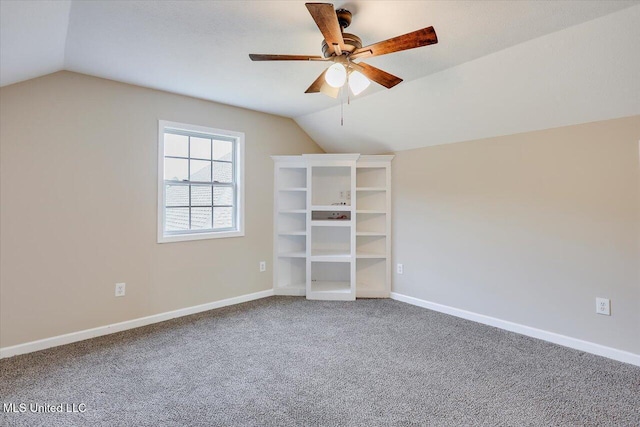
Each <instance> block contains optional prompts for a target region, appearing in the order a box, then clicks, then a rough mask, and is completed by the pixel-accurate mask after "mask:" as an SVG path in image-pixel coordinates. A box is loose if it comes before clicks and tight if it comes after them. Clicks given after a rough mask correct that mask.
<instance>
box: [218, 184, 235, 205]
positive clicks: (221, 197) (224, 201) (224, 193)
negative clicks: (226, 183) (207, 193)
mask: <svg viewBox="0 0 640 427" xmlns="http://www.w3.org/2000/svg"><path fill="white" fill-rule="evenodd" d="M213 204H214V205H216V206H220V205H233V188H231V187H213Z"/></svg>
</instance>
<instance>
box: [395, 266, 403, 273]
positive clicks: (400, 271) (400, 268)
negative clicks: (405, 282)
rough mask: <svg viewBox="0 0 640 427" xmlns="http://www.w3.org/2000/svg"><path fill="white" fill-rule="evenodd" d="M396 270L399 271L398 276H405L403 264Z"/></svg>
mask: <svg viewBox="0 0 640 427" xmlns="http://www.w3.org/2000/svg"><path fill="white" fill-rule="evenodd" d="M396 270H397V271H398V274H404V266H403V265H402V264H398V267H397V268H396Z"/></svg>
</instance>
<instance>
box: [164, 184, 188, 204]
mask: <svg viewBox="0 0 640 427" xmlns="http://www.w3.org/2000/svg"><path fill="white" fill-rule="evenodd" d="M166 191H167V193H166V196H165V197H166V198H165V203H166V205H167V206H189V187H188V186H187V185H167V186H166Z"/></svg>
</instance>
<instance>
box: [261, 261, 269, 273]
mask: <svg viewBox="0 0 640 427" xmlns="http://www.w3.org/2000/svg"><path fill="white" fill-rule="evenodd" d="M265 271H267V262H266V261H260V273H263V272H265Z"/></svg>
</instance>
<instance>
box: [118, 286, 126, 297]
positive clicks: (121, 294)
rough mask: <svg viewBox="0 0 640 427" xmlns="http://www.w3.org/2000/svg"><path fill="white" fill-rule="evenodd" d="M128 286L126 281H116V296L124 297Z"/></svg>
mask: <svg viewBox="0 0 640 427" xmlns="http://www.w3.org/2000/svg"><path fill="white" fill-rule="evenodd" d="M126 286H127V284H126V283H116V296H117V297H123V296H124V291H125V287H126Z"/></svg>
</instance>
